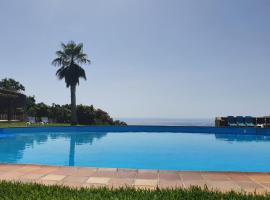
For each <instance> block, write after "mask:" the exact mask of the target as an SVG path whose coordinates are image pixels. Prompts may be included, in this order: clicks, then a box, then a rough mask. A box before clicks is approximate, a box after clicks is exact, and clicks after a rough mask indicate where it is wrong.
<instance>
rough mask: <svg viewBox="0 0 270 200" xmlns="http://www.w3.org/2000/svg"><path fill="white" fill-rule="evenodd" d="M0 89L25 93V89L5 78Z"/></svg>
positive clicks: (12, 80) (0, 84)
mask: <svg viewBox="0 0 270 200" xmlns="http://www.w3.org/2000/svg"><path fill="white" fill-rule="evenodd" d="M0 88H2V89H6V90H12V91H24V90H25V87H24V86H23V85H22V84H21V83H20V82H18V81H15V80H14V79H12V78H4V79H2V80H1V81H0Z"/></svg>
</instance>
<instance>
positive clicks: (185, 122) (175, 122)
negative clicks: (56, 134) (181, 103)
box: [118, 118, 215, 126]
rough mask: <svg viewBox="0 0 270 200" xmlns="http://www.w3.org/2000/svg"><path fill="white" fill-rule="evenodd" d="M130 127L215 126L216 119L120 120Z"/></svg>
mask: <svg viewBox="0 0 270 200" xmlns="http://www.w3.org/2000/svg"><path fill="white" fill-rule="evenodd" d="M118 120H121V121H124V122H126V123H127V124H128V125H155V126H214V125H215V119H214V118H192V119H191V118H186V119H185V118H180V119H168V118H118Z"/></svg>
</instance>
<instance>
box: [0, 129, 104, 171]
mask: <svg viewBox="0 0 270 200" xmlns="http://www.w3.org/2000/svg"><path fill="white" fill-rule="evenodd" d="M106 135H107V133H103V132H89V133H85V134H83V137H82V134H81V133H80V134H76V133H63V134H59V133H57V134H56V133H46V132H42V133H35V134H32V133H27V134H16V135H15V134H1V136H0V162H5V163H7V162H8V163H17V161H18V160H20V159H21V158H23V154H24V151H25V150H26V149H27V148H33V147H34V145H35V144H37V145H42V144H45V143H46V142H48V140H49V139H52V140H57V139H65V140H69V157H68V165H69V166H74V165H75V151H76V146H80V145H83V144H89V145H92V143H93V142H94V140H95V139H101V138H102V137H104V136H106Z"/></svg>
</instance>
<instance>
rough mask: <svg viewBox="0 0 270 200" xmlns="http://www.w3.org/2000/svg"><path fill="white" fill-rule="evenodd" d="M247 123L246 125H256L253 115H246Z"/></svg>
mask: <svg viewBox="0 0 270 200" xmlns="http://www.w3.org/2000/svg"><path fill="white" fill-rule="evenodd" d="M245 124H246V126H249V127H254V126H255V124H254V123H253V117H251V116H246V117H245Z"/></svg>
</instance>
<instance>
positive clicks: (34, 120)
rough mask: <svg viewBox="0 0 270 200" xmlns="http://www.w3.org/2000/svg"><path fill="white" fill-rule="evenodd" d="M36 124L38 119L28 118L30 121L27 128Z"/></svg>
mask: <svg viewBox="0 0 270 200" xmlns="http://www.w3.org/2000/svg"><path fill="white" fill-rule="evenodd" d="M35 123H36V118H35V117H28V120H27V122H26V125H27V126H30V125H31V124H35Z"/></svg>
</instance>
